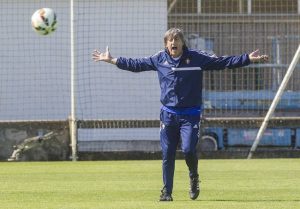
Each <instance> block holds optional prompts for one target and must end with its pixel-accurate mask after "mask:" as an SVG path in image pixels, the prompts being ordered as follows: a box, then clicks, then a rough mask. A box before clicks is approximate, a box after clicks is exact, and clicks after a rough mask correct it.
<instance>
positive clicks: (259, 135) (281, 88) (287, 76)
mask: <svg viewBox="0 0 300 209" xmlns="http://www.w3.org/2000/svg"><path fill="white" fill-rule="evenodd" d="M299 57H300V44H299V46H298V49H297V51H296V53H295V56H294V58H293V60H292V62H291V64H290V66H289V68H288V70H287V72H286V74H285V76H284V78H283V80H282V82H281V85H280V86H279V89H278V91H277V93H276V95H275V97H274V100H273V102H272V104H271V106H270V108H269V110H268V112H267V115H266V117H265V118H264V121H263V122H262V125H261V127H260V129H259V131H258V133H257V136H256V138H255V140H254V142H253V144H252V147H251V149H250V152H249V154H248V157H247V158H248V159H251V158H252V156H253V153H254V152H255V150H256V148H257V145H258V144H259V142H260V140H261V138H262V136H263V134H264V132H265V130H266V128H267V126H268V123H269V120H270V118H271V117H272V115H273V113H274V111H275V109H276V106H277V104H278V102H279V100H280V98H281V96H282V94H283V92H284V89H285V88H286V86H287V84H288V82H289V80H290V77H291V76H292V74H293V72H294V69H295V67H296V65H297V63H298V61H299Z"/></svg>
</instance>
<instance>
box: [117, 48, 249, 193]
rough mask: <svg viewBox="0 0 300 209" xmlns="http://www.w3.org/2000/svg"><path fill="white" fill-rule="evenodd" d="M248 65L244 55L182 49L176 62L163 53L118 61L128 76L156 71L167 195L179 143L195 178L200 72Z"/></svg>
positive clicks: (196, 175) (200, 87)
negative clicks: (212, 53)
mask: <svg viewBox="0 0 300 209" xmlns="http://www.w3.org/2000/svg"><path fill="white" fill-rule="evenodd" d="M249 64H250V59H249V56H248V54H242V55H240V56H222V57H216V56H215V55H210V54H208V53H206V52H203V51H198V50H190V49H187V48H185V49H184V50H183V54H182V56H181V57H180V59H178V60H174V59H173V58H172V57H171V56H170V55H169V53H168V52H167V50H164V51H160V52H158V53H157V54H155V55H153V56H150V57H145V58H140V59H131V58H128V59H127V58H123V57H119V58H118V59H117V66H118V67H119V68H120V69H123V70H129V71H132V72H142V71H150V70H153V71H157V73H158V78H159V83H160V89H161V97H160V101H161V103H162V105H163V106H162V109H161V113H160V120H161V129H160V130H161V131H160V142H161V147H162V153H163V182H164V187H165V188H166V190H167V192H168V193H169V194H171V193H172V189H173V176H174V169H175V153H176V147H177V145H178V142H179V139H180V137H181V139H182V146H181V148H182V151H183V153H184V155H185V160H186V164H187V166H188V168H189V176H190V177H191V178H194V177H198V158H197V155H196V145H197V143H198V139H199V135H198V134H199V128H200V127H199V121H200V114H201V105H202V80H203V79H202V78H203V71H206V70H222V69H225V68H229V69H230V68H238V67H243V66H246V65H249Z"/></svg>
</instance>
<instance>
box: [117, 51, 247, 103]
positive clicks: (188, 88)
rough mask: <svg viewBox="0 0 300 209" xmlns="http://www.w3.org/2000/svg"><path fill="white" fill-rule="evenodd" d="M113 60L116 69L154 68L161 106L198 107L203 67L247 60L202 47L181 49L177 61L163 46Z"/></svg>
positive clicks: (234, 64) (240, 63)
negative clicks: (148, 53)
mask: <svg viewBox="0 0 300 209" xmlns="http://www.w3.org/2000/svg"><path fill="white" fill-rule="evenodd" d="M116 64H117V66H118V67H119V68H120V69H123V70H128V71H131V72H142V71H150V70H153V71H157V73H158V78H159V83H160V89H161V98H160V101H161V103H162V104H163V105H164V106H166V107H170V108H190V107H198V108H200V107H201V104H202V80H203V71H205V70H222V69H225V68H229V69H231V68H238V67H243V66H246V65H249V64H250V59H249V55H248V54H242V55H240V56H222V57H216V56H215V55H211V54H208V53H206V52H203V51H198V50H190V49H184V50H183V54H182V56H181V58H180V59H179V60H177V61H176V60H174V59H173V58H172V57H171V56H170V55H169V53H168V52H167V50H164V51H160V52H158V53H157V54H155V55H153V56H150V57H145V58H140V59H132V58H124V57H119V58H118V59H117V63H116Z"/></svg>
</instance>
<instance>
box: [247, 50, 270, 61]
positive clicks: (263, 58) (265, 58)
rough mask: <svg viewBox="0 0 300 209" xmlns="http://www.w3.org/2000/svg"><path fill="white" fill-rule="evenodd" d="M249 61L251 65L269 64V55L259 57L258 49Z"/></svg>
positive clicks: (250, 55) (252, 53)
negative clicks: (257, 63)
mask: <svg viewBox="0 0 300 209" xmlns="http://www.w3.org/2000/svg"><path fill="white" fill-rule="evenodd" d="M249 59H250V62H251V63H256V62H267V61H268V60H269V57H268V55H265V54H264V55H259V49H256V50H255V51H254V52H251V53H250V54H249Z"/></svg>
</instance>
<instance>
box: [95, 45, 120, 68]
mask: <svg viewBox="0 0 300 209" xmlns="http://www.w3.org/2000/svg"><path fill="white" fill-rule="evenodd" d="M92 58H93V60H94V61H95V62H99V61H103V62H107V63H110V64H114V65H116V63H117V58H113V57H112V56H111V54H110V52H109V48H108V46H107V47H106V51H105V52H100V51H99V50H98V49H95V50H94V51H93V54H92Z"/></svg>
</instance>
